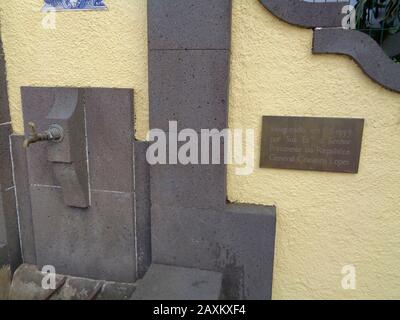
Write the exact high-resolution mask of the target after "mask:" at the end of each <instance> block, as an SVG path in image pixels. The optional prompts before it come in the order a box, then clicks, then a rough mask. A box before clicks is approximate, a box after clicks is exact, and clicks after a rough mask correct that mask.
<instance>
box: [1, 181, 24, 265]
mask: <svg viewBox="0 0 400 320" xmlns="http://www.w3.org/2000/svg"><path fill="white" fill-rule="evenodd" d="M0 206H1V207H0V214H1V212H3V215H4V222H5V230H6V240H7V248H8V256H9V259H10V266H11V271H12V272H14V271H15V270H16V269H17V268H18V267H19V266H20V265H21V263H22V257H21V246H20V238H19V227H18V216H17V208H16V201H15V190H14V188H12V189H10V190H8V191H2V192H0Z"/></svg>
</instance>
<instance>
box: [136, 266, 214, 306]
mask: <svg viewBox="0 0 400 320" xmlns="http://www.w3.org/2000/svg"><path fill="white" fill-rule="evenodd" d="M221 283H222V274H220V273H217V272H210V271H204V270H199V269H189V268H181V267H173V266H166V265H159V264H152V265H151V267H150V269H149V271H148V272H147V273H146V275H145V277H144V278H143V280H141V281H139V282H138V284H137V288H136V291H135V292H134V293H133V295H132V297H131V299H132V300H217V299H219V297H220V294H221Z"/></svg>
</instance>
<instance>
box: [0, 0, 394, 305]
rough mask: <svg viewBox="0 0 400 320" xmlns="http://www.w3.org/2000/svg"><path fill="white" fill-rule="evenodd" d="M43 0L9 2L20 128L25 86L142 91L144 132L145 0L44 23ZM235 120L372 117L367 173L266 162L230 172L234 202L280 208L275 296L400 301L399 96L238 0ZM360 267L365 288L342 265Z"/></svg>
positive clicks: (118, 0) (141, 128)
mask: <svg viewBox="0 0 400 320" xmlns="http://www.w3.org/2000/svg"><path fill="white" fill-rule="evenodd" d="M41 3H42V1H41V0H14V1H9V0H0V10H1V11H0V17H1V24H2V36H3V41H4V44H5V53H6V59H7V67H8V78H9V92H10V103H11V108H12V110H11V111H12V120H13V126H14V129H15V130H16V131H17V132H22V121H21V119H22V115H21V111H20V110H21V107H20V91H19V90H20V89H19V87H20V86H27V85H29V86H33V85H36V86H95V87H98V86H104V87H127V88H132V87H133V88H134V89H135V92H136V94H135V99H136V104H135V110H136V122H137V123H136V126H137V134H136V136H137V138H140V139H143V138H144V137H145V135H146V131H147V128H148V98H147V37H146V34H147V31H146V1H145V0H134V1H132V0H108V1H107V3H108V4H109V6H110V11H109V12H76V13H59V14H57V16H56V17H57V25H56V26H57V29H56V30H45V29H43V28H42V26H41V20H42V18H43V14H42V13H40V7H41ZM233 3H234V9H233V36H232V37H233V38H232V41H233V43H232V66H231V94H230V126H231V127H236V128H256V133H257V134H256V147H257V150H256V151H257V152H256V159H258V156H259V149H258V146H259V142H260V132H261V116H262V115H302V116H332V117H361V118H365V119H366V125H365V134H364V141H363V149H362V155H361V164H360V173H359V174H358V175H347V174H332V173H317V172H301V171H287V170H274V169H259V168H258V160H257V164H256V170H255V172H254V174H253V175H251V176H247V177H243V176H235V174H234V170H233V168H230V170H229V174H228V182H229V185H228V189H229V198H230V200H231V201H237V202H249V203H258V204H267V205H272V204H274V205H276V206H277V210H278V228H277V244H276V259H275V272H274V287H273V297H274V298H275V299H286V298H296V299H300V298H310V299H312V298H400V289H399V288H400V277H399V276H398V274H399V272H400V267H399V266H400V249H399V248H400V235H399V232H398V230H399V228H400V217H399V215H398V207H399V204H400V200H399V198H398V195H399V193H400V182H399V181H400V171H399V170H398V167H399V165H400V106H399V102H400V95H399V94H396V93H392V92H389V91H387V90H385V89H383V88H381V87H380V86H379V85H377V84H376V83H374V82H372V81H371V80H370V79H369V78H367V77H366V76H365V75H364V74H363V73H362V71H361V70H360V69H359V68H358V67H357V66H356V64H355V63H354V62H353V61H352V60H350V59H349V58H347V57H342V56H315V55H312V54H311V44H312V32H311V31H310V30H303V29H300V28H297V27H294V26H290V25H288V24H286V23H284V22H281V21H280V20H278V19H277V18H275V17H274V16H272V15H271V14H270V13H269V12H268V11H267V10H266V9H265V8H264V7H262V6H261V5H260V4H259V3H258V1H257V0H234V1H233ZM346 264H353V265H354V266H355V267H356V268H357V289H356V290H350V291H345V290H343V289H342V288H341V279H342V275H341V269H342V267H343V266H344V265H346Z"/></svg>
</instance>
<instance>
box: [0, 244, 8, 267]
mask: <svg viewBox="0 0 400 320" xmlns="http://www.w3.org/2000/svg"><path fill="white" fill-rule="evenodd" d="M9 264H10V261H9V257H8V248H7V245H5V244H0V269H1V268H2V267H4V266H7V265H9Z"/></svg>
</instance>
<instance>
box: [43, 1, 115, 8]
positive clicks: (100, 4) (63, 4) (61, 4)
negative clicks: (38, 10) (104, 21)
mask: <svg viewBox="0 0 400 320" xmlns="http://www.w3.org/2000/svg"><path fill="white" fill-rule="evenodd" d="M48 9H55V10H58V11H65V10H105V9H107V6H106V4H105V2H104V0H44V7H43V10H48Z"/></svg>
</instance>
